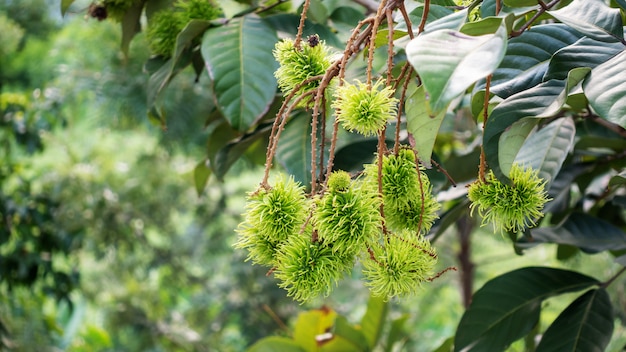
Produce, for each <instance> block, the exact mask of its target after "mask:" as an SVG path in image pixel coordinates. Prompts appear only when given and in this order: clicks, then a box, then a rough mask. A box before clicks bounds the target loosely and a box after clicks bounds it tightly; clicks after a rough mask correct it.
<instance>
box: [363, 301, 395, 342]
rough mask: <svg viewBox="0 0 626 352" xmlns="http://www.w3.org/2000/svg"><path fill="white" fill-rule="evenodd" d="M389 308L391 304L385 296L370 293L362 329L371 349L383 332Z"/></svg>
mask: <svg viewBox="0 0 626 352" xmlns="http://www.w3.org/2000/svg"><path fill="white" fill-rule="evenodd" d="M388 309H389V306H388V304H387V302H385V299H384V298H382V297H376V296H374V295H370V298H369V300H368V301H367V310H366V311H365V315H364V316H363V318H362V319H361V330H362V331H363V335H365V338H366V339H367V344H368V345H369V346H370V348H371V349H373V348H374V346H376V343H377V342H378V339H379V338H380V335H381V334H382V332H383V327H384V326H385V319H386V318H387V311H388Z"/></svg>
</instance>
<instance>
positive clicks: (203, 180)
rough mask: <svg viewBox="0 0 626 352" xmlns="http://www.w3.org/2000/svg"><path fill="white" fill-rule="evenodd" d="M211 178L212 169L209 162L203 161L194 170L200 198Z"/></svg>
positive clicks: (195, 183)
mask: <svg viewBox="0 0 626 352" xmlns="http://www.w3.org/2000/svg"><path fill="white" fill-rule="evenodd" d="M209 177H211V168H210V167H209V165H208V160H202V161H200V162H199V163H198V164H197V165H196V167H195V168H194V169H193V181H194V185H195V186H196V193H198V196H200V195H202V192H204V188H205V187H206V184H207V182H208V181H209Z"/></svg>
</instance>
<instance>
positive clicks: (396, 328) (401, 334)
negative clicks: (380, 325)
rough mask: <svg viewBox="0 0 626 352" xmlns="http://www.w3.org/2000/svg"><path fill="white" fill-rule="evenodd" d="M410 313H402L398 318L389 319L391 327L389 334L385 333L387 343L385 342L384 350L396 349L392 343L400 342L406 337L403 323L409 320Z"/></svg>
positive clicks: (388, 351) (389, 351)
mask: <svg viewBox="0 0 626 352" xmlns="http://www.w3.org/2000/svg"><path fill="white" fill-rule="evenodd" d="M409 318H410V315H409V314H404V315H402V316H401V317H400V318H397V319H394V320H392V321H391V327H390V328H389V334H387V343H386V344H385V351H387V352H391V351H396V350H395V349H394V345H395V344H396V343H398V342H402V341H403V340H406V339H407V336H408V334H407V332H406V331H405V330H404V324H406V322H407V320H409Z"/></svg>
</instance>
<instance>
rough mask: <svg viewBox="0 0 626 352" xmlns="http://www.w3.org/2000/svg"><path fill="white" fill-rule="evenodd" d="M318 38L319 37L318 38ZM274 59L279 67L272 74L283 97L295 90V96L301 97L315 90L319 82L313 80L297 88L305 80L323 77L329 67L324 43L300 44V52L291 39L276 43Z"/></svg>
mask: <svg viewBox="0 0 626 352" xmlns="http://www.w3.org/2000/svg"><path fill="white" fill-rule="evenodd" d="M318 38H319V37H318ZM273 53H274V57H275V58H276V61H278V64H279V67H278V69H277V70H276V72H274V76H275V77H276V79H277V81H278V86H279V87H280V89H281V91H282V92H283V95H285V96H287V95H289V94H291V93H292V92H293V91H294V90H295V89H296V88H297V89H298V90H297V92H296V95H302V94H305V93H307V92H310V91H312V90H314V89H316V88H317V87H318V85H319V80H313V81H311V82H308V83H306V84H304V85H303V86H302V87H300V88H298V85H300V84H302V83H304V82H305V81H306V80H307V79H309V78H311V77H315V76H320V75H323V74H324V73H325V72H326V70H327V69H328V68H329V67H330V65H331V61H330V49H329V48H328V47H327V46H326V43H325V42H324V41H319V39H318V42H317V43H316V45H310V44H307V43H304V42H303V43H302V45H301V48H300V50H298V48H296V47H295V44H294V41H293V40H291V39H283V40H281V41H279V42H277V43H276V46H275V48H274V51H273Z"/></svg>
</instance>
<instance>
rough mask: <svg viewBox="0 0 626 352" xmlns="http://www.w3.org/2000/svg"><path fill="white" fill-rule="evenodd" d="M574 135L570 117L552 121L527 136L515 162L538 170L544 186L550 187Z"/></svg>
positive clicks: (574, 131) (574, 127) (572, 122)
mask: <svg viewBox="0 0 626 352" xmlns="http://www.w3.org/2000/svg"><path fill="white" fill-rule="evenodd" d="M575 135H576V126H575V125H574V120H572V119H571V118H561V119H557V120H555V121H552V122H551V123H549V124H548V125H546V126H544V127H543V128H541V129H540V130H539V131H537V132H535V133H533V134H531V135H530V137H528V139H527V140H526V141H525V142H524V145H523V146H522V148H521V149H520V150H519V152H518V153H517V156H516V157H515V163H518V164H520V165H524V166H525V167H531V168H533V169H534V170H539V177H541V178H542V179H544V180H545V181H546V188H550V184H551V183H552V180H554V178H555V177H556V175H557V174H558V173H559V171H560V170H561V166H562V165H563V162H564V161H565V158H566V157H567V155H568V153H569V151H570V150H571V149H572V146H573V144H574V136H575ZM500 165H502V161H501V162H500ZM503 170H504V168H503ZM507 174H508V172H507Z"/></svg>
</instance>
